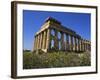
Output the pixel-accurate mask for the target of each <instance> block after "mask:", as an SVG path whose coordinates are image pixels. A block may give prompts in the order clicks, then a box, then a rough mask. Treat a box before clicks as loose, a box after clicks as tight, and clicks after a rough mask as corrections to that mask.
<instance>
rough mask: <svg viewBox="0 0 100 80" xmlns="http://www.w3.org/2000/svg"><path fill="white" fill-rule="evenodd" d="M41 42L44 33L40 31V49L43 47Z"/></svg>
mask: <svg viewBox="0 0 100 80" xmlns="http://www.w3.org/2000/svg"><path fill="white" fill-rule="evenodd" d="M41 42H42V33H40V46H39V48H40V49H41Z"/></svg>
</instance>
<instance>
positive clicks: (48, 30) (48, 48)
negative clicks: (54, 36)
mask: <svg viewBox="0 0 100 80" xmlns="http://www.w3.org/2000/svg"><path fill="white" fill-rule="evenodd" d="M50 33H51V29H50V28H48V29H47V40H46V50H47V51H49V50H50V47H51V39H50V36H51V34H50Z"/></svg>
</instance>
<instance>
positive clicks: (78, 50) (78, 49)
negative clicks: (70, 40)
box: [78, 38, 80, 51]
mask: <svg viewBox="0 0 100 80" xmlns="http://www.w3.org/2000/svg"><path fill="white" fill-rule="evenodd" d="M78 51H80V39H79V38H78Z"/></svg>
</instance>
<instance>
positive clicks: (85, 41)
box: [84, 40, 86, 51]
mask: <svg viewBox="0 0 100 80" xmlns="http://www.w3.org/2000/svg"><path fill="white" fill-rule="evenodd" d="M84 50H85V51H86V40H84Z"/></svg>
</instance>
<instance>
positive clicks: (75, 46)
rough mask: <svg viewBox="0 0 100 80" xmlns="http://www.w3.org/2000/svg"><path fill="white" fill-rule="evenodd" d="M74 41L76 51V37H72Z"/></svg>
mask: <svg viewBox="0 0 100 80" xmlns="http://www.w3.org/2000/svg"><path fill="white" fill-rule="evenodd" d="M74 43H75V51H77V41H76V37H74Z"/></svg>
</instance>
